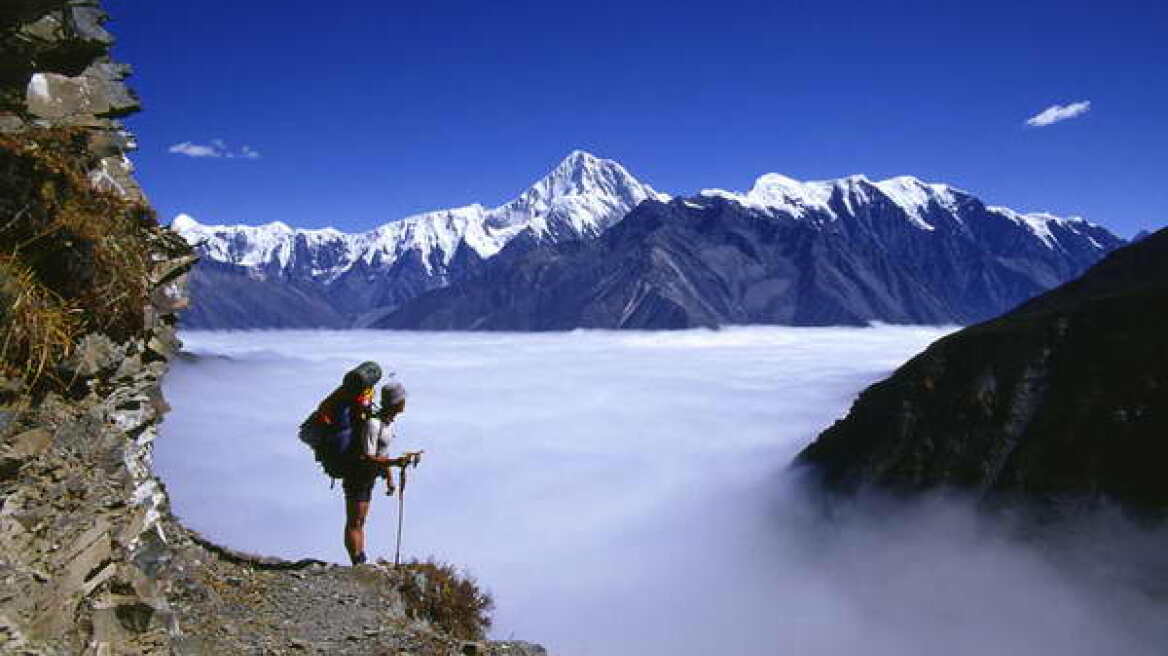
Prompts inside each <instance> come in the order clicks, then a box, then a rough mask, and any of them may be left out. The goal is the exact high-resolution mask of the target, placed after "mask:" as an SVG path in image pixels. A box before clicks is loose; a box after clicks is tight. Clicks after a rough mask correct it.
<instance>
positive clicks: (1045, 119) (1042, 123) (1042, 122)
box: [1026, 100, 1091, 128]
mask: <svg viewBox="0 0 1168 656" xmlns="http://www.w3.org/2000/svg"><path fill="white" fill-rule="evenodd" d="M1089 109H1091V101H1090V100H1084V101H1082V102H1077V103H1071V104H1069V105H1051V106H1050V107H1047V108H1046V109H1044V110H1042V111H1041V112H1039V113H1037V114H1035V115H1034V116H1031V117H1030V118H1028V119H1026V125H1030V126H1033V127H1036V128H1042V127H1046V126H1048V125H1050V124H1052V123H1058V122H1059V121H1065V120H1067V119H1068V118H1075V117H1076V116H1081V115H1083V114H1086V113H1087V110H1089Z"/></svg>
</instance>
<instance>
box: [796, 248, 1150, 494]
mask: <svg viewBox="0 0 1168 656" xmlns="http://www.w3.org/2000/svg"><path fill="white" fill-rule="evenodd" d="M797 463H799V464H801V465H806V466H810V467H812V468H813V469H814V470H815V472H816V477H817V478H818V480H819V481H821V482H822V484H823V485H824V486H825V487H826V488H828V489H829V490H833V491H837V492H843V493H852V492H855V491H857V490H860V489H862V488H865V487H879V488H885V489H891V490H896V491H901V492H912V491H921V490H927V489H933V488H938V487H956V488H964V489H969V490H972V491H975V492H976V493H977V494H978V495H980V496H982V497H1000V498H1009V497H1014V496H1021V497H1024V498H1028V499H1040V500H1051V499H1058V498H1065V497H1071V498H1079V499H1081V498H1087V499H1094V500H1099V499H1111V500H1115V501H1118V502H1119V503H1121V504H1123V505H1125V506H1128V507H1132V508H1141V509H1152V510H1157V511H1164V510H1168V475H1165V463H1168V229H1165V230H1161V231H1159V232H1157V233H1155V234H1153V235H1151V236H1148V237H1146V238H1145V239H1143V240H1141V241H1139V242H1137V243H1135V244H1133V245H1131V246H1128V247H1126V248H1123V249H1120V250H1117V251H1115V252H1114V253H1112V254H1110V255H1109V256H1107V258H1105V259H1104V260H1103V261H1102V262H1100V263H1099V264H1098V265H1096V266H1095V267H1093V268H1092V269H1091V270H1090V271H1088V272H1087V273H1086V274H1085V275H1083V276H1082V277H1081V278H1079V279H1078V280H1075V281H1073V282H1071V283H1068V284H1066V285H1063V286H1062V287H1059V288H1057V289H1055V290H1053V291H1051V292H1049V293H1047V294H1044V295H1042V296H1040V297H1038V298H1035V299H1034V300H1032V301H1030V302H1028V303H1026V304H1025V305H1023V306H1021V307H1019V308H1018V309H1016V310H1014V311H1013V312H1010V313H1009V314H1006V315H1005V316H1002V317H1000V318H998V319H995V320H992V321H988V322H986V323H982V324H979V325H976V326H972V327H970V328H967V329H965V330H962V331H960V332H958V333H955V334H953V335H950V336H948V337H946V338H944V339H941V340H939V341H937V342H936V343H935V344H933V345H932V346H930V347H929V348H928V349H927V350H926V351H925V352H924V353H922V354H920V355H918V356H917V357H915V358H913V359H912V360H910V361H909V362H908V363H907V364H905V365H904V366H902V367H901V368H900V369H899V370H897V371H896V373H894V374H893V375H892V376H891V377H890V378H888V379H887V380H884V381H882V382H880V383H877V384H875V385H873V386H871V387H869V388H868V389H867V390H865V391H864V392H863V393H862V394H861V395H860V397H859V399H858V400H857V401H856V403H855V405H853V407H852V409H851V411H850V412H849V414H848V416H847V417H846V418H845V419H843V420H841V421H838V422H836V424H835V425H834V426H832V427H831V428H829V429H828V430H826V431H824V433H823V434H821V435H820V436H819V438H818V439H817V440H816V441H815V442H814V443H813V444H811V445H810V446H809V447H807V448H806V449H805V450H804V451H803V452H802V453H801V454H800V455H799V457H798V459H797Z"/></svg>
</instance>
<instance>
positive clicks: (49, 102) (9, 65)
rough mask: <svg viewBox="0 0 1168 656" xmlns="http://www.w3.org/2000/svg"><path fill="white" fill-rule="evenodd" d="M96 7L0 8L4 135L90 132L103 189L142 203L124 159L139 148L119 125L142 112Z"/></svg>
mask: <svg viewBox="0 0 1168 656" xmlns="http://www.w3.org/2000/svg"><path fill="white" fill-rule="evenodd" d="M105 20H106V14H105V12H104V11H102V9H101V6H100V5H99V3H98V2H96V1H95V0H68V1H65V2H62V1H60V0H56V1H52V0H9V1H7V2H5V3H4V6H3V7H0V131H2V132H19V131H21V130H25V129H28V128H30V127H50V126H52V127H60V126H79V127H84V128H88V129H89V134H90V150H91V152H93V153H94V154H95V155H96V159H97V164H96V166H95V167H94V169H93V171H92V173H91V177H92V180H93V182H94V183H95V184H96V185H98V186H101V187H105V188H108V189H111V190H114V191H117V192H118V193H120V194H123V195H130V196H141V195H142V191H141V188H140V187H139V186H138V184H137V182H135V181H134V179H133V176H132V173H133V165H132V164H131V163H130V160H129V159H128V158H127V157H126V153H127V152H129V151H131V150H133V149H134V148H135V147H136V144H135V143H134V138H133V136H132V135H131V134H130V133H128V132H127V131H126V130H125V127H124V126H123V125H122V123H121V122H120V121H118V120H117V119H118V118H119V117H121V116H125V115H127V114H131V113H133V112H135V111H137V110H138V109H139V103H138V99H137V97H136V96H135V95H134V93H133V92H132V91H131V90H130V89H129V88H128V87H127V86H126V84H125V83H124V80H125V79H126V78H127V77H128V76H129V75H130V67H129V66H127V65H126V64H120V63H116V62H114V61H112V60H111V59H110V57H109V54H108V50H109V47H110V46H111V45H112V44H113V42H114V39H113V36H111V35H110V33H109V32H107V31H106V30H105V28H103V27H102V25H103V23H104V22H105Z"/></svg>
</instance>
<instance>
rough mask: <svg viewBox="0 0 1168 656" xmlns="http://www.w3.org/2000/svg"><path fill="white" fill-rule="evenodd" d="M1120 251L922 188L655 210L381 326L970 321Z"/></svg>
mask: <svg viewBox="0 0 1168 656" xmlns="http://www.w3.org/2000/svg"><path fill="white" fill-rule="evenodd" d="M1122 243H1123V240H1121V239H1119V238H1118V237H1116V236H1115V235H1113V234H1111V233H1110V232H1108V231H1107V230H1106V229H1104V228H1102V227H1099V226H1097V225H1094V224H1091V223H1089V222H1087V221H1084V220H1082V219H1078V218H1073V219H1063V218H1059V217H1055V216H1051V215H1048V214H1021V213H1018V212H1014V211H1012V210H1009V209H1006V208H1001V207H987V206H986V205H984V204H983V203H982V202H981V201H980V200H979V199H977V198H976V197H975V196H973V195H972V194H969V193H967V192H965V191H961V190H959V189H955V188H953V187H950V186H948V185H941V184H927V183H924V182H921V181H920V180H918V179H916V178H912V177H907V176H905V177H898V178H892V179H890V180H883V181H880V182H873V181H870V180H868V179H867V178H865V177H863V176H851V177H848V178H841V179H839V180H830V181H822V182H799V181H796V180H792V179H791V178H787V177H785V176H781V175H778V174H773V173H772V174H767V175H764V176H762V177H761V178H759V179H758V181H757V182H756V183H755V184H754V186H753V187H752V188H751V190H750V191H748V192H745V193H735V192H728V191H722V190H706V191H703V192H701V193H700V194H699V195H697V196H694V197H692V198H677V199H674V200H672V201H670V202H654V201H649V202H644V203H642V204H641V205H639V206H638V207H637V208H636V209H634V210H633V211H632V212H631V213H629V215H628V216H626V217H625V218H624V219H623V220H622V221H621V222H620V223H618V224H617V225H616V226H614V227H613V228H611V229H610V230H608V231H607V232H605V233H604V234H603V235H601V237H600V238H599V239H595V240H592V241H591V242H589V243H586V244H583V245H573V246H572V247H571V248H565V247H560V246H557V245H555V244H539V245H535V246H530V247H525V248H523V249H514V248H510V247H509V248H506V249H504V250H503V252H502V253H500V255H499V256H498V257H496V258H495V259H494V260H492V261H491V262H489V263H487V264H486V265H485V266H484V268H483V271H482V273H481V274H480V275H478V276H477V277H470V278H467V279H465V280H462V281H458V282H456V283H454V284H453V285H451V286H450V287H447V288H444V289H440V290H434V291H432V292H430V293H427V294H424V295H421V296H419V297H418V298H416V299H413V300H411V301H410V302H408V303H405V304H404V305H403V306H402V307H400V308H399V309H398V310H396V311H395V312H394V313H392V314H390V315H388V316H386V317H384V318H383V319H381V320H380V321H378V322H377V323H376V324H375V325H376V326H378V327H386V328H423V329H497V330H548V329H551V330H558V329H570V328H576V327H594V328H684V327H690V326H716V325H722V324H731V323H779V324H795V325H828V324H864V323H867V322H869V321H885V322H894V323H959V324H964V323H971V322H975V321H979V320H982V319H986V318H989V317H992V316H995V315H997V314H1000V313H1002V312H1004V311H1007V310H1009V309H1010V308H1012V307H1013V306H1015V305H1017V304H1018V303H1021V302H1023V301H1025V300H1027V299H1029V298H1031V297H1033V296H1035V295H1036V294H1038V293H1041V292H1043V291H1045V290H1047V289H1050V288H1052V287H1054V286H1056V285H1059V284H1061V283H1063V282H1066V281H1067V280H1070V279H1071V278H1074V277H1076V276H1078V275H1079V274H1080V273H1082V271H1084V270H1085V269H1086V268H1087V267H1089V266H1090V265H1092V264H1093V263H1094V262H1096V261H1097V260H1098V259H1099V258H1101V257H1102V256H1103V255H1105V254H1106V253H1107V252H1108V251H1110V250H1112V249H1114V248H1116V247H1118V246H1120V245H1121V244H1122Z"/></svg>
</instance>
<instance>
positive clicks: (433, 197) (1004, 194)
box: [108, 0, 1168, 236]
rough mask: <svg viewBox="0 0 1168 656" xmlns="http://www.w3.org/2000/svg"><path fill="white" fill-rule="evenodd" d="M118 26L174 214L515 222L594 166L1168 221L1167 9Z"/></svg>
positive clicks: (348, 2)
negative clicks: (566, 164) (1048, 115)
mask: <svg viewBox="0 0 1168 656" xmlns="http://www.w3.org/2000/svg"><path fill="white" fill-rule="evenodd" d="M108 8H109V10H110V11H111V12H112V13H113V15H114V20H113V21H112V22H111V24H110V26H109V28H110V30H111V31H113V32H114V33H115V34H116V35H117V36H118V37H119V39H120V41H119V43H118V45H117V47H116V49H115V55H116V56H117V57H118V58H119V59H120V60H123V61H126V62H129V63H131V64H133V65H134V67H135V69H136V75H135V76H134V77H133V78H132V79H131V85H132V86H133V87H134V88H135V89H136V91H137V92H138V93H139V95H140V96H141V97H142V99H143V102H144V105H145V107H146V111H145V112H143V113H142V114H139V115H137V116H135V117H133V118H131V119H130V120H129V124H130V127H131V129H133V130H134V131H135V132H136V133H137V134H138V137H139V141H140V144H141V150H140V151H139V152H138V153H137V154H136V155H135V157H134V159H135V162H136V163H137V165H138V167H139V172H140V179H141V180H142V182H143V184H144V186H145V187H146V190H147V193H149V194H150V196H151V198H152V200H153V201H154V202H155V205H156V206H157V207H158V209H159V211H160V213H161V215H162V217H163V218H164V219H169V218H170V217H172V216H173V215H174V214H176V213H178V212H188V213H190V214H192V215H194V216H195V217H196V218H198V219H200V220H202V221H204V222H214V223H218V222H248V223H259V222H265V221H271V220H277V219H279V220H283V221H285V222H287V223H290V224H292V225H296V226H304V227H318V226H324V225H333V226H336V227H338V228H341V229H344V230H364V229H368V228H371V227H373V226H375V225H378V224H380V223H383V222H385V221H388V220H392V219H396V218H401V217H403V216H405V215H407V214H410V213H413V212H419V211H425V210H431V209H440V208H445V207H452V206H457V205H464V204H467V203H471V202H482V203H484V204H487V205H493V204H497V203H500V202H503V201H505V200H508V199H510V198H512V197H513V196H515V195H516V194H518V193H519V192H520V191H522V190H523V189H524V188H525V187H526V186H527V185H528V184H530V183H531V182H533V181H534V180H535V179H537V178H538V177H539V176H541V175H542V174H543V173H545V172H546V171H547V170H548V169H549V168H550V167H551V166H553V165H554V164H555V163H556V162H558V161H559V159H560V158H562V157H563V156H564V155H566V154H567V153H568V152H569V151H570V150H571V149H573V148H583V149H586V150H589V151H592V152H593V153H595V154H597V155H599V156H602V157H609V158H612V159H616V160H618V161H620V162H622V163H623V164H625V166H627V167H628V168H629V170H630V171H631V172H632V173H633V174H634V175H636V176H637V177H639V178H640V179H642V180H644V181H647V182H649V183H650V184H652V185H654V186H655V187H656V188H658V189H659V190H662V191H666V192H669V193H674V194H689V193H694V192H696V191H697V190H699V189H702V188H705V187H722V188H728V189H736V190H742V189H746V188H748V187H749V186H750V184H751V183H752V182H753V180H754V178H755V177H757V176H758V175H760V174H762V173H765V172H768V171H776V172H780V173H784V174H786V175H789V176H792V177H795V178H798V179H822V178H835V177H841V176H844V175H848V174H852V173H864V174H866V175H868V176H869V177H872V178H884V177H890V176H893V175H900V174H912V175H916V176H918V177H921V178H924V179H926V180H929V181H940V182H948V183H951V184H954V185H956V186H959V187H961V188H964V189H967V190H969V191H972V192H974V193H976V194H978V195H979V196H980V197H982V198H983V199H984V200H986V201H987V202H990V203H993V204H1001V205H1007V206H1010V207H1013V208H1015V209H1019V210H1023V211H1039V210H1049V211H1053V212H1055V213H1059V214H1079V215H1082V216H1085V217H1087V218H1089V219H1091V220H1093V221H1095V222H1097V223H1101V224H1103V225H1106V226H1108V227H1110V228H1112V229H1113V230H1115V231H1116V232H1118V233H1119V234H1121V235H1122V236H1130V234H1132V233H1134V232H1135V231H1136V230H1138V229H1140V228H1144V227H1158V226H1162V225H1164V224H1166V223H1168V183H1166V182H1165V181H1166V179H1168V126H1166V124H1168V38H1166V37H1165V34H1168V8H1166V6H1165V3H1163V2H1159V1H1156V2H1152V1H1149V2H1123V1H1113V2H1074V1H1072V2H1047V1H1045V0H1041V1H1027V2H970V1H965V0H962V1H960V2H947V1H943V0H932V1H928V2H874V1H871V0H870V1H867V2H850V1H840V2H831V3H827V2H808V3H791V2H779V1H771V2H740V1H739V0H723V1H720V2H708V3H701V4H698V3H690V4H685V3H678V2H659V1H652V2H632V1H630V2H584V1H578V2H563V3H560V2H548V1H547V0H542V1H540V2H510V1H501V2H486V1H481V2H441V1H434V2H409V3H405V2H397V1H396V0H389V1H377V2H372V1H369V2H364V1H358V0H344V1H339V2H320V1H319V0H314V1H311V2H310V1H307V0H285V1H284V2H280V3H275V2H258V3H253V2H236V1H232V2H227V1H226V0H200V1H199V2H154V1H152V2H146V1H139V2H129V3H121V2H110V3H108ZM1083 101H1086V102H1090V109H1089V111H1086V112H1085V113H1081V114H1080V115H1078V116H1075V117H1073V118H1068V119H1066V120H1062V121H1059V122H1056V123H1053V124H1050V125H1047V126H1045V127H1031V126H1028V125H1026V120H1027V119H1028V118H1030V117H1032V116H1035V115H1037V114H1038V113H1040V112H1041V111H1043V110H1044V109H1046V108H1048V107H1051V106H1052V105H1061V106H1067V105H1070V104H1072V103H1078V102H1083ZM214 139H219V140H222V144H219V145H217V144H214V143H213V142H212V140H214ZM176 144H188V146H187V147H186V148H185V150H187V151H188V152H193V153H198V152H200V149H199V148H198V147H200V146H202V147H206V149H208V150H214V151H216V152H219V153H221V154H222V153H231V154H234V155H236V156H234V157H230V158H229V157H190V156H187V155H182V154H176V153H171V152H168V151H169V149H170V148H171V147H172V146H175V145H176ZM245 145H246V146H249V147H250V148H251V149H252V150H253V151H254V152H255V153H258V155H259V157H258V158H251V157H246V156H243V154H244V151H243V150H242V148H243V146H245ZM201 152H206V150H203V151H201Z"/></svg>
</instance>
